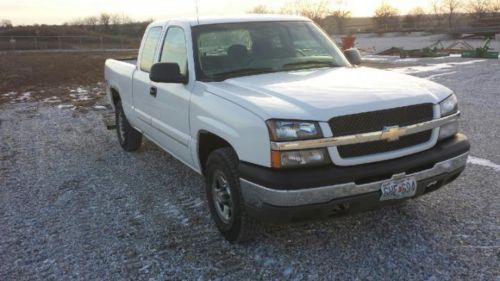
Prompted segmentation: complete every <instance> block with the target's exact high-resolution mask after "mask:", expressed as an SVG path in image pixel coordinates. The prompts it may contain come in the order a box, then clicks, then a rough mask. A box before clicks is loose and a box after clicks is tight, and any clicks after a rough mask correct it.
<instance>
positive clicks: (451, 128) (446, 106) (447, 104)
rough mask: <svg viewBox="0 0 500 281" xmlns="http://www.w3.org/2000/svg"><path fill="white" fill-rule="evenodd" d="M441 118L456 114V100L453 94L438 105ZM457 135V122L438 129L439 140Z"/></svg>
mask: <svg viewBox="0 0 500 281" xmlns="http://www.w3.org/2000/svg"><path fill="white" fill-rule="evenodd" d="M439 106H440V108H441V117H446V116H449V115H452V114H455V113H457V112H458V100H457V96H456V95H455V94H453V95H451V96H449V97H448V98H446V99H445V100H444V101H442V102H441V103H440V104H439ZM457 133H458V121H453V122H451V123H449V124H446V125H444V126H441V128H440V129H439V140H442V139H446V138H449V137H452V136H454V135H456V134H457Z"/></svg>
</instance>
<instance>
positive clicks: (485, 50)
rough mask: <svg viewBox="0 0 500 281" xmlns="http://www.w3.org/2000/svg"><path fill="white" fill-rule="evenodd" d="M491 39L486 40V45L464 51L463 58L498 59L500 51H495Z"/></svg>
mask: <svg viewBox="0 0 500 281" xmlns="http://www.w3.org/2000/svg"><path fill="white" fill-rule="evenodd" d="M490 44H491V39H488V40H486V42H485V43H484V45H483V46H482V47H480V48H476V50H474V51H466V52H463V53H462V58H482V59H498V56H499V55H500V52H495V51H493V50H494V49H493V48H491V47H490Z"/></svg>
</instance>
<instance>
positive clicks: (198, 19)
mask: <svg viewBox="0 0 500 281" xmlns="http://www.w3.org/2000/svg"><path fill="white" fill-rule="evenodd" d="M194 1H195V3H196V21H197V22H198V24H200V17H199V14H198V0H194Z"/></svg>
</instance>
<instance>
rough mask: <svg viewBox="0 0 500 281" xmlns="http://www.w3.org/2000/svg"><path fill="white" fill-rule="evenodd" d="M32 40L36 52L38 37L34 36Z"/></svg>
mask: <svg viewBox="0 0 500 281" xmlns="http://www.w3.org/2000/svg"><path fill="white" fill-rule="evenodd" d="M33 38H34V40H35V49H37V50H38V37H36V36H35V37H33Z"/></svg>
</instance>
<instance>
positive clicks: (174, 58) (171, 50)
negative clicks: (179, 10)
mask: <svg viewBox="0 0 500 281" xmlns="http://www.w3.org/2000/svg"><path fill="white" fill-rule="evenodd" d="M160 62H168V63H177V64H178V65H179V68H180V70H181V74H182V75H186V74H187V50H186V37H185V35H184V30H183V29H182V28H180V27H177V26H174V27H170V28H169V29H168V30H167V36H165V41H164V42H163V47H162V50H161V56H160Z"/></svg>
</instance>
